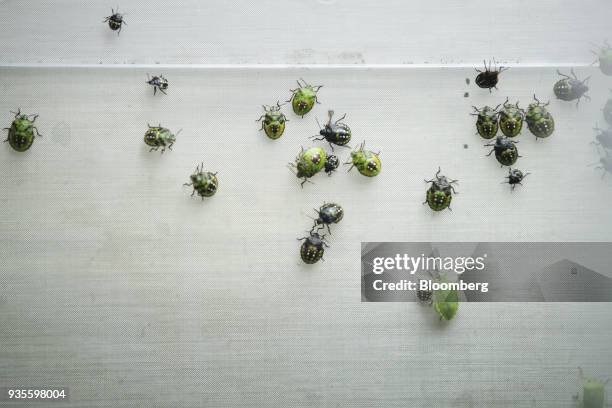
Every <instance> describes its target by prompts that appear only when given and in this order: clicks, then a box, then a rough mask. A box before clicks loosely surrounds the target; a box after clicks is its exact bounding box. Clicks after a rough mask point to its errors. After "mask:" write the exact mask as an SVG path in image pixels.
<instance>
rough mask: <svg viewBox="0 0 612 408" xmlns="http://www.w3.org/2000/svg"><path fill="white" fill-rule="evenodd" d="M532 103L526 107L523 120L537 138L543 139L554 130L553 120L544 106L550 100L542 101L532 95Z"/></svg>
mask: <svg viewBox="0 0 612 408" xmlns="http://www.w3.org/2000/svg"><path fill="white" fill-rule="evenodd" d="M533 99H534V100H535V102H534V103H531V104H530V105H529V106H528V107H527V114H526V115H525V121H526V122H527V127H528V128H529V130H530V131H531V133H533V135H534V136H535V137H536V140H537V139H543V138H546V137H548V136H550V135H552V134H553V132H554V131H555V120H554V119H553V117H552V115H551V114H550V112H548V109H546V107H547V106H548V104H549V103H550V102H546V103H542V102H540V101H539V100H538V98H536V96H535V95H533Z"/></svg>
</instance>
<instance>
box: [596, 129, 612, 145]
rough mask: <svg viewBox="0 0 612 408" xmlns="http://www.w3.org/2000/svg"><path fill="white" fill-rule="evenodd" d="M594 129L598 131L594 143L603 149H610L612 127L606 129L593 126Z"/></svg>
mask: <svg viewBox="0 0 612 408" xmlns="http://www.w3.org/2000/svg"><path fill="white" fill-rule="evenodd" d="M595 130H596V131H597V132H598V133H597V135H596V136H595V143H596V144H598V145H600V146H601V147H603V148H605V149H608V150H610V149H612V128H610V129H608V130H603V129H599V128H595Z"/></svg>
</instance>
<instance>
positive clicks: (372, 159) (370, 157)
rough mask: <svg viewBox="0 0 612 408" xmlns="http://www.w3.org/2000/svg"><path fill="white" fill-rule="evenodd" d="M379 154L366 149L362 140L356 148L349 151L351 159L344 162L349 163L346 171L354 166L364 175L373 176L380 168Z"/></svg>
mask: <svg viewBox="0 0 612 408" xmlns="http://www.w3.org/2000/svg"><path fill="white" fill-rule="evenodd" d="M379 156H380V152H378V153H374V152H372V151H371V150H366V149H365V141H364V142H363V143H361V145H359V147H358V148H357V149H355V150H354V151H352V152H351V159H350V160H349V161H348V162H346V163H344V164H350V165H351V167H350V168H349V169H348V171H351V170H352V169H353V167H356V168H357V170H358V171H359V173H361V174H362V175H364V176H366V177H375V176H377V175H378V174H379V173H380V170H381V169H382V164H381V162H380V157H379Z"/></svg>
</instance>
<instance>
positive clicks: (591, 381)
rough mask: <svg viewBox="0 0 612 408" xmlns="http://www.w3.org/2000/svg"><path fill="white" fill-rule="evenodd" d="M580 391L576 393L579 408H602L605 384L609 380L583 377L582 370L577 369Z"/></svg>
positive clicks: (604, 399)
mask: <svg viewBox="0 0 612 408" xmlns="http://www.w3.org/2000/svg"><path fill="white" fill-rule="evenodd" d="M578 373H579V378H580V383H581V386H582V389H581V390H580V392H579V393H578V397H577V399H578V407H579V408H604V407H606V406H607V402H606V384H607V383H608V381H610V380H606V381H601V380H599V379H597V378H592V377H585V376H584V374H583V372H582V369H581V368H578Z"/></svg>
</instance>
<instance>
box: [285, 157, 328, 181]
mask: <svg viewBox="0 0 612 408" xmlns="http://www.w3.org/2000/svg"><path fill="white" fill-rule="evenodd" d="M326 158H327V153H325V150H323V149H321V148H320V147H311V148H310V149H308V150H304V148H302V150H301V151H300V154H298V156H297V157H296V158H295V162H294V163H289V169H290V170H291V171H293V172H294V173H295V175H296V177H297V178H301V179H303V180H302V183H301V186H302V187H304V183H306V182H307V181H308V182H310V180H308V179H309V178H311V177H313V176H314V175H315V174H317V173H318V172H319V171H321V170H322V169H323V168H324V167H325V162H326Z"/></svg>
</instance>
